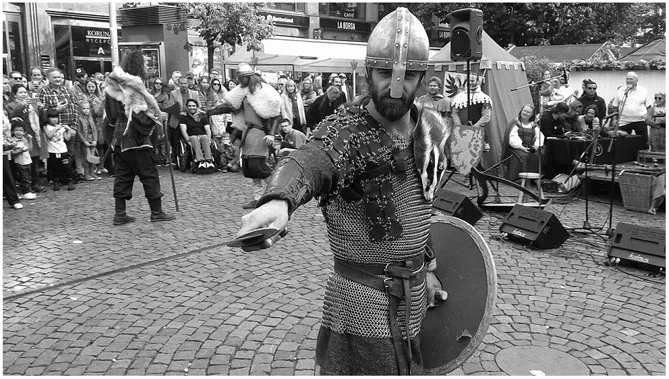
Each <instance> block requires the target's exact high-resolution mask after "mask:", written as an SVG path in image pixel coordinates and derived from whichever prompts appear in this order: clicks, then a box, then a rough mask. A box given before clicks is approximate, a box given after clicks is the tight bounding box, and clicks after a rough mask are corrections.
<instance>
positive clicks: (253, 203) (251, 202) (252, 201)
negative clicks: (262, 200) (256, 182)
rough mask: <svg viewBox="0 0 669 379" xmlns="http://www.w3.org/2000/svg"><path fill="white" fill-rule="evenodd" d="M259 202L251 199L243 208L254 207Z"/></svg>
mask: <svg viewBox="0 0 669 379" xmlns="http://www.w3.org/2000/svg"><path fill="white" fill-rule="evenodd" d="M257 204H258V202H257V201H256V200H251V201H250V202H249V203H247V204H244V205H243V206H242V208H244V209H253V208H255V207H256V205H257Z"/></svg>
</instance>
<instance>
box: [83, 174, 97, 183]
mask: <svg viewBox="0 0 669 379" xmlns="http://www.w3.org/2000/svg"><path fill="white" fill-rule="evenodd" d="M84 180H85V181H87V182H92V181H94V180H95V178H94V177H92V176H91V175H85V176H84Z"/></svg>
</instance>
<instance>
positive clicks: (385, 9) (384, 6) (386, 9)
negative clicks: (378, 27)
mask: <svg viewBox="0 0 669 379" xmlns="http://www.w3.org/2000/svg"><path fill="white" fill-rule="evenodd" d="M395 9H397V4H392V3H379V21H381V20H382V19H383V18H384V17H386V16H387V15H388V14H389V13H390V12H392V11H394V10H395Z"/></svg>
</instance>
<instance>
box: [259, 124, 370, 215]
mask: <svg viewBox="0 0 669 379" xmlns="http://www.w3.org/2000/svg"><path fill="white" fill-rule="evenodd" d="M365 124H366V123H365V122H364V118H360V117H359V116H358V111H355V112H349V111H341V112H340V113H338V114H337V113H335V114H334V115H330V116H328V117H327V118H326V119H325V120H324V121H323V122H321V123H320V124H319V125H318V127H317V129H316V130H315V131H314V135H313V138H312V139H311V140H310V141H309V142H308V143H307V144H306V145H303V146H302V147H301V148H299V149H298V150H295V151H293V152H291V153H290V155H288V156H287V157H286V158H284V159H282V160H280V161H279V163H278V164H277V166H276V167H275V168H274V171H273V172H272V175H271V176H270V178H269V181H268V183H267V189H266V190H265V193H264V194H263V196H262V197H261V198H260V199H259V200H258V205H257V206H260V205H262V204H264V203H266V202H268V201H270V200H275V199H280V200H286V201H287V202H288V214H289V215H292V213H293V212H294V211H295V209H297V207H299V206H300V205H302V204H305V203H307V202H308V201H309V200H311V199H312V198H313V197H317V198H319V200H320V205H324V204H327V203H328V202H329V201H330V200H331V199H333V198H334V197H336V196H337V195H338V194H339V193H340V192H341V191H342V189H344V188H345V187H347V186H348V185H350V184H351V182H352V181H353V178H354V177H355V176H356V174H357V173H358V172H359V170H361V169H364V163H362V162H361V160H360V159H357V160H356V159H354V158H360V157H358V156H357V153H356V152H357V150H356V149H357V148H358V147H359V146H360V143H361V139H365V138H367V139H369V136H368V133H369V132H370V131H369V129H368V128H367V127H366V125H365ZM363 132H367V133H363ZM372 132H373V133H372V134H374V133H376V134H378V131H376V130H375V131H372ZM376 134H374V135H376ZM359 161H360V162H359Z"/></svg>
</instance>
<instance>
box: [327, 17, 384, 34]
mask: <svg viewBox="0 0 669 379" xmlns="http://www.w3.org/2000/svg"><path fill="white" fill-rule="evenodd" d="M321 28H323V29H330V30H339V31H347V32H362V33H369V32H371V29H372V28H371V24H370V23H369V22H359V21H349V20H337V19H333V18H323V17H321Z"/></svg>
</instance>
